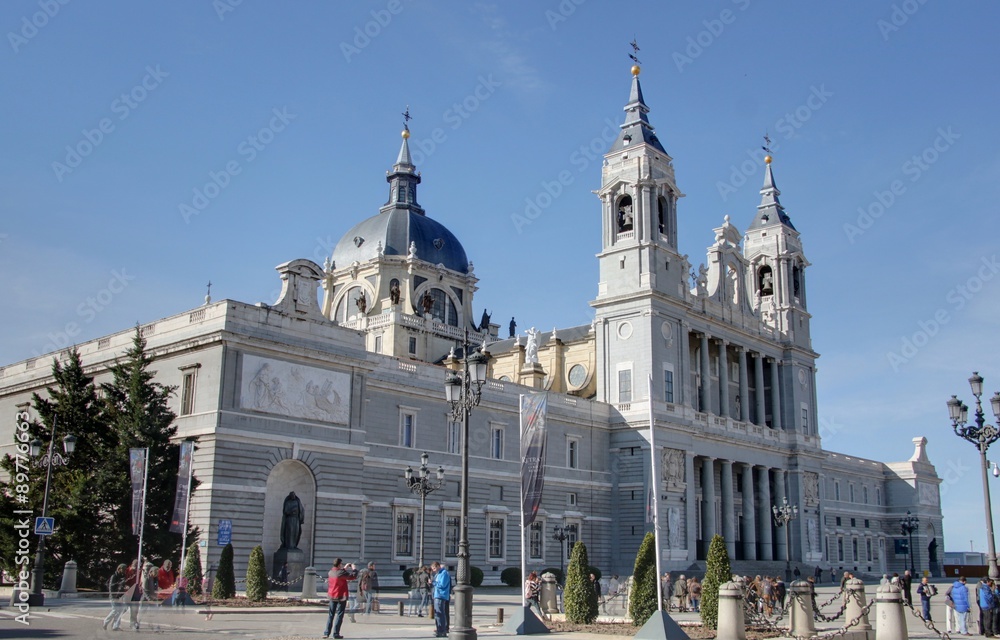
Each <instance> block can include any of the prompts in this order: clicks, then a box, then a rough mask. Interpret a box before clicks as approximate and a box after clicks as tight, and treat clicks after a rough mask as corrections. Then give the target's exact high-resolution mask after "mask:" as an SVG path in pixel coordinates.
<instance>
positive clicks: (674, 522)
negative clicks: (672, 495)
mask: <svg viewBox="0 0 1000 640" xmlns="http://www.w3.org/2000/svg"><path fill="white" fill-rule="evenodd" d="M667 546H668V547H669V548H671V549H680V548H681V510H680V509H678V508H677V507H670V508H669V509H667Z"/></svg>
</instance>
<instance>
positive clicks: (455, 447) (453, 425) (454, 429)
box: [448, 420, 462, 453]
mask: <svg viewBox="0 0 1000 640" xmlns="http://www.w3.org/2000/svg"><path fill="white" fill-rule="evenodd" d="M461 448H462V424H461V423H460V422H455V421H453V420H450V421H449V422H448V453H461Z"/></svg>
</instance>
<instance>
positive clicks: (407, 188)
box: [381, 105, 424, 215]
mask: <svg viewBox="0 0 1000 640" xmlns="http://www.w3.org/2000/svg"><path fill="white" fill-rule="evenodd" d="M402 116H403V130H402V131H401V132H400V134H399V135H400V137H402V138H403V142H402V144H400V146H399V155H398V156H396V163H395V164H394V165H392V171H387V172H386V174H385V179H386V181H387V182H388V183H389V201H388V202H386V203H385V205H383V207H382V209H381V210H382V212H383V213H384V212H388V211H392V210H395V209H405V210H409V211H412V212H414V213H417V214H420V215H423V214H424V210H423V208H421V206H420V205H419V204H417V185H418V184H420V174H419V173H418V172H417V168H416V166H414V164H413V158H412V157H411V156H410V143H409V138H410V120H413V116H411V115H410V105H406V111H404V112H403V113H402Z"/></svg>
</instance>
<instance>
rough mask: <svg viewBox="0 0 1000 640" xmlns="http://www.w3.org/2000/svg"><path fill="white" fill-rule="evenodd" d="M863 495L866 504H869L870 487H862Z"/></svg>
mask: <svg viewBox="0 0 1000 640" xmlns="http://www.w3.org/2000/svg"><path fill="white" fill-rule="evenodd" d="M861 496H862V497H863V498H864V501H865V504H868V487H862V488H861Z"/></svg>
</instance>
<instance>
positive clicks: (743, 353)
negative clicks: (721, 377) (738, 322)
mask: <svg viewBox="0 0 1000 640" xmlns="http://www.w3.org/2000/svg"><path fill="white" fill-rule="evenodd" d="M737 348H738V349H739V351H740V420H742V421H743V422H750V392H749V390H748V389H749V378H748V377H747V350H746V348H744V347H737Z"/></svg>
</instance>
